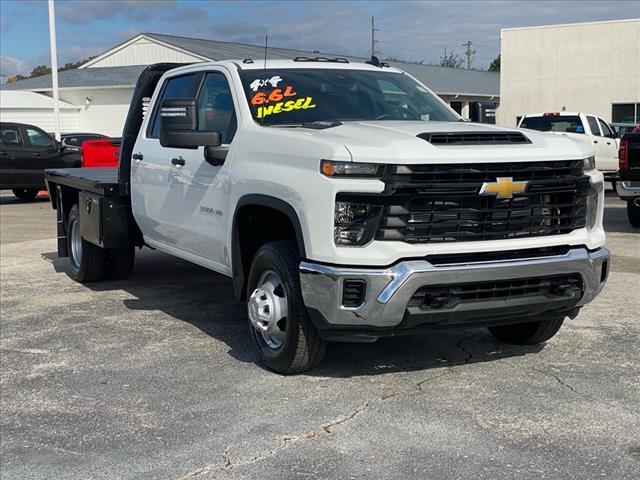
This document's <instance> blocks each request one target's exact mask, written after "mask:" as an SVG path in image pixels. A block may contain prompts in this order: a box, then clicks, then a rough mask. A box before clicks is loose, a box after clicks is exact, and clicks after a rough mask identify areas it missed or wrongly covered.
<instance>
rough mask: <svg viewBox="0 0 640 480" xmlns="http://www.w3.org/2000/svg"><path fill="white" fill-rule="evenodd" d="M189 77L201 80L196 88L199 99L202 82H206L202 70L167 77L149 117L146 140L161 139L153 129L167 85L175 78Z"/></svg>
mask: <svg viewBox="0 0 640 480" xmlns="http://www.w3.org/2000/svg"><path fill="white" fill-rule="evenodd" d="M189 75H193V76H194V77H197V76H200V79H199V80H196V81H197V82H198V87H197V88H196V97H195V98H198V94H199V93H200V89H201V88H202V82H203V80H204V77H205V76H204V75H203V73H202V70H198V71H196V72H184V73H180V74H178V75H173V76H171V77H167V78H165V79H164V82H163V84H162V88H161V89H160V91H159V92H158V97H157V99H156V102H155V104H154V105H153V111H152V113H151V115H150V116H149V121H148V122H147V128H146V131H145V137H146V138H152V139H154V140H159V139H160V137H159V136H154V135H153V128H154V126H155V123H156V120H157V115H156V114H157V113H158V109H159V108H160V104H161V103H162V100H163V97H164V92H165V90H166V89H167V84H168V83H169V81H170V80H173V79H174V78H180V77H186V76H189Z"/></svg>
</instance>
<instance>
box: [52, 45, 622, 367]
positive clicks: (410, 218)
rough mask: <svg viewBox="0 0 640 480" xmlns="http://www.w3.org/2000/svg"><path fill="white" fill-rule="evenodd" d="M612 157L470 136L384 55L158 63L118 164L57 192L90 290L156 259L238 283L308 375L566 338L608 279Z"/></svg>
mask: <svg viewBox="0 0 640 480" xmlns="http://www.w3.org/2000/svg"><path fill="white" fill-rule="evenodd" d="M147 107H148V108H147ZM144 111H146V112H148V113H146V114H144V113H143V112H144ZM593 153H594V152H593V148H592V147H591V146H590V145H587V144H586V143H585V142H579V141H574V140H573V139H571V138H566V137H562V136H558V135H553V134H546V133H540V132H534V131H531V130H530V131H523V130H518V129H507V128H501V127H496V126H490V125H479V124H470V123H467V122H464V121H462V119H461V118H460V117H459V116H458V115H457V114H456V113H455V112H454V111H453V110H451V109H450V108H449V106H448V105H446V104H445V103H444V102H443V101H442V100H440V99H439V98H438V97H437V96H436V95H435V94H433V92H431V91H430V90H429V89H428V88H427V87H426V86H425V85H422V84H421V83H420V82H418V81H417V80H416V79H414V78H413V77H411V76H410V75H408V74H406V73H405V72H403V71H401V70H397V69H394V68H389V67H388V66H386V65H384V64H381V63H379V62H377V61H375V60H373V59H372V62H371V63H370V64H354V63H349V62H348V61H347V60H344V59H327V58H297V59H294V60H269V61H268V62H267V64H266V65H265V64H264V63H263V62H262V61H260V62H259V63H258V62H253V61H252V60H251V59H245V60H239V61H222V62H213V63H199V64H193V65H183V66H179V65H175V64H157V65H152V66H150V67H148V68H147V69H146V70H145V71H144V72H143V73H142V75H141V77H140V79H139V80H138V84H137V86H136V90H135V92H134V95H133V99H132V104H131V107H130V110H129V114H128V116H127V120H126V124H125V127H124V132H123V136H122V146H121V150H120V164H119V167H118V168H117V169H115V168H114V169H109V168H105V169H99V168H93V169H91V168H80V169H60V170H49V171H47V174H46V176H47V185H48V188H49V192H50V195H51V202H52V205H53V207H54V208H55V209H57V218H58V254H59V255H60V256H68V257H69V274H70V276H71V277H72V278H74V279H75V280H77V281H79V282H90V281H100V280H103V279H124V278H127V277H128V276H129V275H130V274H131V271H132V268H133V263H134V248H135V247H140V248H141V247H143V246H150V247H153V248H156V249H158V250H161V251H163V252H167V253H169V254H171V255H174V256H176V257H179V258H182V259H185V260H188V261H190V262H193V263H196V264H199V265H202V266H204V267H207V268H209V269H211V270H213V271H215V272H218V273H220V274H223V275H227V276H229V277H231V279H232V282H233V287H234V290H235V293H236V295H237V298H238V300H239V301H242V302H246V304H247V325H248V327H249V330H250V332H251V337H252V340H253V342H254V344H255V346H256V349H257V351H258V353H259V355H260V357H261V359H262V360H263V362H264V363H265V364H266V365H267V366H268V367H269V368H271V369H272V370H274V371H276V372H280V373H296V372H301V371H304V370H306V369H309V368H311V367H312V366H314V365H315V364H316V363H317V362H318V361H319V360H320V358H321V356H322V352H323V351H324V346H325V344H326V342H327V341H360V342H372V341H375V340H376V339H378V338H380V337H385V336H395V335H406V334H412V333H418V332H425V331H433V330H435V329H441V328H469V327H488V328H489V330H490V331H491V332H492V333H493V334H494V335H495V336H496V337H497V338H498V339H500V340H503V341H505V342H510V343H517V344H534V343H540V342H544V341H546V340H548V339H550V338H551V337H552V336H553V335H554V334H555V333H556V332H557V331H558V329H559V328H560V327H561V325H562V324H563V322H564V320H565V319H566V318H567V317H570V318H574V317H575V316H576V315H577V314H578V312H579V310H580V308H581V307H582V306H584V305H585V304H587V303H589V302H590V301H592V300H593V299H594V298H595V297H596V296H597V295H598V294H599V292H600V291H601V289H602V287H603V285H604V283H605V281H606V278H607V273H608V264H609V263H608V262H609V252H608V250H607V249H606V248H605V247H604V242H605V233H604V230H603V228H602V213H603V195H604V193H603V176H602V173H600V172H599V171H597V170H596V169H595V165H594V156H593Z"/></svg>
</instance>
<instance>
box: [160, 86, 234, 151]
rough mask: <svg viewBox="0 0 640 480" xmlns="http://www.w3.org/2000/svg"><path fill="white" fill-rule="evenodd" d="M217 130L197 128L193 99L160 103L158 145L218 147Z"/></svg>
mask: <svg viewBox="0 0 640 480" xmlns="http://www.w3.org/2000/svg"><path fill="white" fill-rule="evenodd" d="M221 144H222V143H221V139H220V133H219V132H212V131H201V130H198V106H197V102H196V100H195V99H183V98H179V99H173V100H165V101H164V102H162V104H161V105H160V145H162V146H163V147H173V148H198V147H218V146H220V145H221Z"/></svg>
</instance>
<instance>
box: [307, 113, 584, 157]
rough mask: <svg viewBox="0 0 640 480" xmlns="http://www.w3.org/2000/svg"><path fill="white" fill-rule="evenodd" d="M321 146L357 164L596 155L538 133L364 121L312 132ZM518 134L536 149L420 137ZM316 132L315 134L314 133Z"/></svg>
mask: <svg viewBox="0 0 640 480" xmlns="http://www.w3.org/2000/svg"><path fill="white" fill-rule="evenodd" d="M304 130H305V132H309V133H307V135H309V134H311V135H313V136H315V137H316V138H317V139H318V140H320V139H322V140H323V141H328V142H332V143H333V142H335V143H339V144H342V145H344V146H345V147H346V148H347V150H348V151H349V153H350V154H351V157H352V160H353V161H356V162H371V163H398V164H418V163H455V162H478V161H480V162H501V161H507V160H511V161H513V160H517V161H540V160H569V159H578V158H584V157H586V156H588V155H591V154H593V147H592V146H591V145H590V144H589V143H586V142H584V141H583V139H576V138H570V137H567V136H559V135H554V134H550V133H543V132H538V131H534V130H524V129H514V128H506V127H499V126H495V125H487V124H479V123H469V122H421V121H416V122H413V121H361V122H345V123H344V124H342V125H339V126H337V127H332V128H327V129H325V130H307V129H304ZM485 131H486V132H488V133H491V132H517V133H522V134H524V135H525V136H526V137H527V138H528V139H529V140H530V142H531V143H527V144H510V145H491V144H489V145H432V144H431V143H429V142H428V141H427V140H424V139H422V138H419V137H418V136H417V135H418V134H424V133H426V134H428V133H456V132H458V133H464V132H485ZM310 132H313V133H310Z"/></svg>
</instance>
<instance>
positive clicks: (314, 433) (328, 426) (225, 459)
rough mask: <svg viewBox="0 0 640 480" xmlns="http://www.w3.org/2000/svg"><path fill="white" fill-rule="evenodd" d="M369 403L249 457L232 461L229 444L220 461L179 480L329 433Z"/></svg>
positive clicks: (253, 459)
mask: <svg viewBox="0 0 640 480" xmlns="http://www.w3.org/2000/svg"><path fill="white" fill-rule="evenodd" d="M369 404H370V402H369V401H366V402H365V403H363V404H362V405H360V406H358V407H357V408H355V409H353V410H352V411H351V412H349V413H348V414H346V415H341V416H339V417H337V418H335V419H334V420H331V421H330V422H328V423H325V424H324V425H322V426H321V427H320V428H319V429H318V430H311V431H309V432H304V433H301V434H299V435H293V436H284V437H282V438H280V440H279V444H278V445H276V446H275V447H273V448H272V449H270V450H268V451H266V452H263V453H258V454H254V455H252V456H250V457H249V458H245V459H239V460H237V461H235V462H234V461H233V460H232V458H231V455H230V453H229V451H230V450H231V448H232V447H233V446H229V447H227V448H225V449H224V451H223V452H222V461H221V462H219V463H215V464H212V465H207V466H205V467H202V468H199V469H197V470H193V471H192V472H190V473H188V474H186V475H184V476H182V477H180V480H189V479H193V478H197V477H200V476H202V475H206V474H209V473H214V472H220V471H222V470H228V469H231V468H238V467H243V466H246V465H251V464H253V463H256V462H260V461H262V460H265V459H267V458H270V457H272V456H274V455H275V454H277V453H278V452H279V451H280V450H283V449H285V448H288V447H289V446H290V445H293V444H295V443H297V442H299V441H303V440H309V439H312V438H317V437H319V436H321V435H331V434H332V433H333V428H334V427H337V426H338V425H343V424H345V423H347V422H349V421H350V420H353V419H354V418H355V417H357V416H358V415H360V414H361V413H363V412H364V411H365V410H366V409H367V407H368V406H369Z"/></svg>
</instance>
